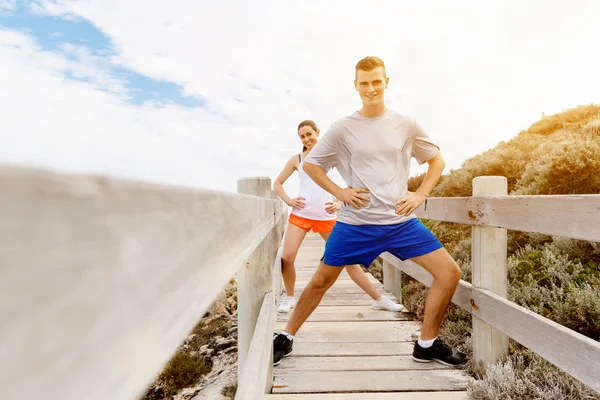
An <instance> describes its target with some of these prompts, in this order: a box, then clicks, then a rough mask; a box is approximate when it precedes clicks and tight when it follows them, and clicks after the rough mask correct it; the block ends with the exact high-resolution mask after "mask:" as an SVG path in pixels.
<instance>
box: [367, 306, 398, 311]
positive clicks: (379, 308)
mask: <svg viewBox="0 0 600 400" xmlns="http://www.w3.org/2000/svg"><path fill="white" fill-rule="evenodd" d="M371 308H372V309H374V310H385V311H390V312H401V311H402V310H404V309H405V308H404V307H402V308H401V309H399V310H398V311H395V310H388V309H387V308H385V307H375V306H371Z"/></svg>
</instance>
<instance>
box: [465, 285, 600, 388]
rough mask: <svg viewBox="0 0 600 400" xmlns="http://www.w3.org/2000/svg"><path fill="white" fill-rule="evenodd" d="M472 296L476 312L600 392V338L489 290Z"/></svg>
mask: <svg viewBox="0 0 600 400" xmlns="http://www.w3.org/2000/svg"><path fill="white" fill-rule="evenodd" d="M472 296H473V301H474V304H473V311H472V313H473V315H474V316H476V317H478V318H481V319H482V320H484V321H485V322H487V323H488V324H490V325H492V326H494V327H496V328H498V329H499V330H501V331H502V332H504V333H506V334H507V335H508V336H510V337H511V338H513V339H515V340H516V341H517V342H519V343H521V344H522V345H523V346H525V347H527V348H529V349H531V350H533V351H534V352H535V353H537V354H539V355H540V356H542V357H543V358H545V359H546V360H548V361H550V362H551V363H552V364H554V365H556V366H557V367H558V368H560V369H562V370H563V371H565V372H566V373H568V374H569V375H571V376H572V377H574V378H576V379H578V380H580V381H581V382H583V383H584V384H586V385H588V386H589V387H591V388H592V389H594V390H595V391H597V392H600V379H598V377H600V343H599V342H597V341H595V340H592V339H590V338H588V337H586V336H584V335H582V334H580V333H577V332H575V331H573V330H571V329H568V328H565V327H564V326H562V325H560V324H557V323H556V322H554V321H551V320H549V319H547V318H544V317H542V316H540V315H538V314H536V313H534V312H532V311H529V310H528V309H526V308H524V307H521V306H518V305H517V304H515V303H513V302H510V301H508V300H506V299H504V298H502V297H500V296H498V295H496V294H494V293H491V292H488V291H486V290H481V289H473V293H472Z"/></svg>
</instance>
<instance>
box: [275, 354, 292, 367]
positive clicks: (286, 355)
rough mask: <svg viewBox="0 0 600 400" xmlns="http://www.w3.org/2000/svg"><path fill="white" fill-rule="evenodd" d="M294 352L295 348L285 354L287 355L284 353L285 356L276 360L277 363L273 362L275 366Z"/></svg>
mask: <svg viewBox="0 0 600 400" xmlns="http://www.w3.org/2000/svg"><path fill="white" fill-rule="evenodd" d="M293 352H294V350H292V351H290V352H289V353H287V354H285V355H284V356H283V357H282V358H281V360H279V361H278V362H276V363H273V366H276V365H279V364H281V362H282V361H283V359H284V358H286V357H289V356H291V355H292V353H293Z"/></svg>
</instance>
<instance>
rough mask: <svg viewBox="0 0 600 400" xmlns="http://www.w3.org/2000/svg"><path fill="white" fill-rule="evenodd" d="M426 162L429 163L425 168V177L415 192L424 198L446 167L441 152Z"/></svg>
mask: <svg viewBox="0 0 600 400" xmlns="http://www.w3.org/2000/svg"><path fill="white" fill-rule="evenodd" d="M427 164H429V167H428V168H427V173H426V175H425V179H424V180H423V183H421V186H419V188H418V189H417V191H416V192H415V193H416V194H419V195H422V196H423V197H424V198H425V199H426V198H427V197H429V195H430V194H431V191H432V190H433V188H434V187H435V185H437V183H438V182H439V180H440V177H441V176H442V172H444V168H446V161H444V157H443V156H442V153H440V152H438V153H437V154H436V155H435V156H433V158H432V159H430V160H428V161H427Z"/></svg>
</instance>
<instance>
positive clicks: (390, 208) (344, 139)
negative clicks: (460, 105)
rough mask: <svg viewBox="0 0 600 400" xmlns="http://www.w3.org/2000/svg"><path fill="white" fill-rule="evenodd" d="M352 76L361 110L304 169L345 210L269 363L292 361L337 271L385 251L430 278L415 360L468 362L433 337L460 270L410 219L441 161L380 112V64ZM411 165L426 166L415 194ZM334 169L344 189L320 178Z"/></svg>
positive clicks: (411, 129) (417, 135) (433, 149)
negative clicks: (411, 186) (299, 339)
mask: <svg viewBox="0 0 600 400" xmlns="http://www.w3.org/2000/svg"><path fill="white" fill-rule="evenodd" d="M355 69H356V75H355V81H354V85H355V88H356V90H357V91H358V93H359V94H360V98H361V100H362V108H361V109H360V110H359V111H357V112H355V113H353V114H351V115H349V116H347V117H344V118H342V119H340V120H338V121H336V122H335V123H333V124H332V126H331V127H330V129H329V130H328V132H327V133H326V134H325V135H324V136H323V138H322V139H321V140H320V141H319V142H318V144H317V145H316V146H315V147H314V149H313V150H312V151H311V153H310V154H309V155H308V157H307V158H306V160H305V162H304V166H303V169H304V171H306V173H307V174H308V175H309V176H310V177H311V178H312V179H313V180H314V181H315V182H316V183H317V184H318V185H319V186H321V187H322V188H323V189H325V190H326V191H328V192H329V193H331V194H332V195H333V196H335V197H336V198H337V199H339V200H340V201H342V202H343V203H344V205H343V207H342V209H341V210H340V212H339V215H338V222H337V223H336V225H335V227H334V228H333V231H332V232H331V236H330V237H329V240H328V241H327V243H326V245H325V254H324V256H323V258H322V259H321V263H320V265H319V267H318V269H317V272H316V273H315V275H314V276H313V278H312V279H311V281H310V282H309V284H308V286H307V287H306V288H305V289H304V291H303V293H302V296H301V297H300V299H299V300H298V303H297V305H296V309H295V311H294V313H293V314H292V316H291V317H290V320H289V322H288V324H287V326H286V328H285V330H284V331H282V332H281V333H280V334H279V335H277V336H276V337H275V339H274V346H273V353H274V354H273V358H274V363H275V364H278V363H279V362H281V359H282V358H283V357H286V356H288V355H290V354H291V352H292V344H293V337H294V336H293V335H295V334H296V332H297V331H298V329H300V326H301V325H302V324H303V323H304V321H305V320H306V319H307V318H308V317H309V316H310V314H311V313H312V312H313V311H314V309H315V308H316V307H317V306H318V305H319V303H320V301H321V299H322V298H323V295H324V294H325V292H326V291H327V290H328V289H329V288H330V287H331V285H333V283H334V282H335V281H336V280H337V278H338V276H339V274H340V272H341V271H342V268H341V267H343V266H344V265H348V264H363V265H365V266H368V265H370V264H371V263H372V262H373V260H374V259H375V258H376V257H377V256H379V255H380V254H381V253H383V252H386V251H388V252H390V253H391V254H394V255H395V256H396V257H398V258H400V259H403V260H406V259H410V260H413V261H414V262H416V263H417V264H419V265H421V266H422V267H423V268H425V269H426V270H427V271H429V272H430V273H431V274H432V275H433V277H434V281H433V284H432V285H431V287H430V289H429V293H428V294H427V299H426V304H425V316H424V319H423V325H422V328H421V336H420V338H419V339H418V340H417V341H415V345H414V350H413V359H414V360H415V361H419V362H431V361H433V360H436V361H438V362H441V363H443V364H447V365H457V364H463V363H464V362H466V360H465V357H464V356H463V355H462V354H459V353H457V352H456V351H454V350H453V349H452V348H451V347H450V346H448V345H447V344H445V343H444V342H443V341H442V340H441V339H439V338H438V337H437V336H438V332H439V328H440V324H441V322H442V318H443V316H444V313H445V312H446V309H447V308H448V304H449V303H450V300H451V298H452V295H453V294H454V291H455V290H456V286H457V285H458V282H459V280H460V269H459V267H458V265H457V264H456V262H455V261H454V260H453V259H452V257H451V256H450V254H448V252H447V251H446V250H445V249H444V248H443V247H442V245H441V243H440V242H439V241H438V239H437V238H436V237H435V236H434V235H433V234H432V233H431V232H430V231H429V230H428V229H427V228H426V227H425V226H424V225H423V224H422V223H421V222H420V221H419V220H418V219H417V218H416V217H415V215H414V214H413V212H414V210H415V209H417V208H418V207H419V206H420V205H421V204H422V203H423V202H424V201H425V199H426V198H427V196H428V195H429V194H430V192H431V191H432V190H433V188H434V187H435V185H436V183H437V182H438V180H439V178H440V176H441V174H442V172H443V170H444V167H445V162H444V159H443V157H442V155H441V153H440V151H439V148H438V147H437V146H436V145H435V144H434V143H433V142H432V141H431V139H430V138H429V137H428V135H427V134H426V133H425V131H424V130H423V129H422V128H421V127H420V126H419V125H418V124H417V123H416V121H415V120H414V119H413V118H409V117H406V116H404V115H401V114H398V113H396V112H394V111H391V110H388V109H387V107H386V106H385V101H384V92H385V89H386V88H387V86H388V83H389V78H388V77H387V76H386V71H385V65H384V63H383V61H382V60H381V59H379V58H377V57H366V58H363V59H362V60H360V61H359V62H358V64H357V65H356V67H355ZM411 157H415V158H416V160H417V161H418V162H419V164H423V163H425V162H427V163H428V164H429V168H428V170H427V174H426V177H425V180H424V181H423V183H422V184H421V186H420V187H419V189H418V190H417V191H416V192H409V191H408V190H407V188H408V177H409V169H410V159H411ZM334 162H335V163H336V167H337V168H338V171H339V172H340V175H341V176H342V177H343V178H344V181H345V182H346V183H347V185H348V187H347V188H344V189H342V188H340V187H339V186H337V185H336V184H335V183H334V182H333V181H332V180H331V179H329V178H328V177H327V175H326V174H325V172H324V171H325V170H328V168H329V167H330V166H331V164H332V163H334Z"/></svg>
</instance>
